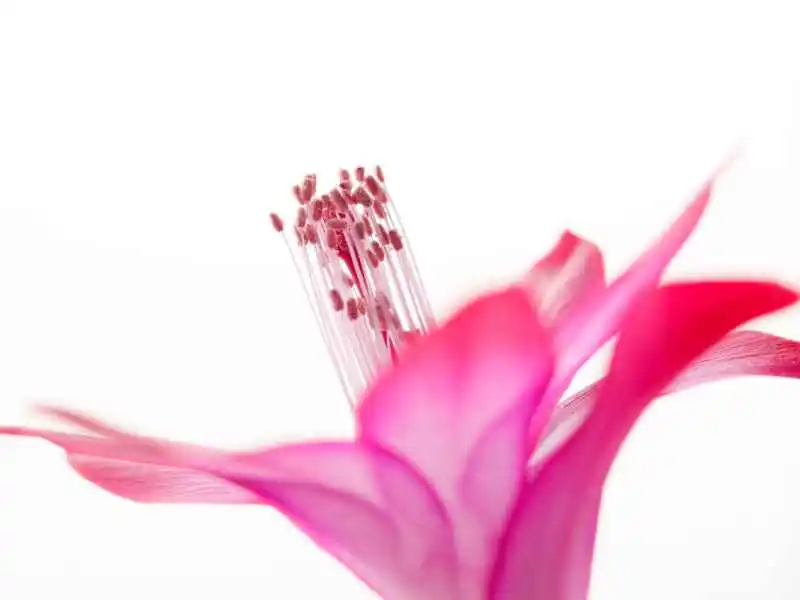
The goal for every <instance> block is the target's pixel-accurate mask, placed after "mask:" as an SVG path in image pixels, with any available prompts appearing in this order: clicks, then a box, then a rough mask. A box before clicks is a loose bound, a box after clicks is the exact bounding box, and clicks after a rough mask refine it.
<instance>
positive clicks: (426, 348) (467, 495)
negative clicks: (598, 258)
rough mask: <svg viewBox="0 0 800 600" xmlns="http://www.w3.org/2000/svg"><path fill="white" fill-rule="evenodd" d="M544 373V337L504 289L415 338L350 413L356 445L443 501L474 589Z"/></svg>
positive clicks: (513, 484) (522, 455)
mask: <svg viewBox="0 0 800 600" xmlns="http://www.w3.org/2000/svg"><path fill="white" fill-rule="evenodd" d="M550 372H551V357H550V353H549V346H548V343H547V340H546V339H545V332H544V330H543V329H542V327H541V325H540V324H539V322H538V320H537V317H536V314H535V312H534V309H533V306H532V305H531V302H530V301H529V299H528V296H527V294H526V293H525V292H524V291H523V290H521V289H520V288H513V289H509V290H506V291H503V292H500V293H497V294H494V295H490V296H486V297H484V298H481V299H479V300H477V301H475V302H474V303H472V304H470V305H469V306H467V307H466V308H465V309H463V310H462V311H461V312H460V313H458V314H457V315H456V316H455V317H454V318H453V319H451V320H450V321H449V322H447V323H446V324H444V325H443V326H442V327H441V328H439V329H438V330H436V331H434V332H433V333H431V334H430V335H429V336H427V337H425V338H423V339H422V341H420V342H419V343H418V344H417V345H416V346H415V347H413V348H411V349H410V350H409V352H408V353H407V354H406V355H405V356H404V357H403V358H402V359H401V360H400V362H399V363H398V364H397V365H396V367H395V368H394V369H393V370H392V371H391V372H389V373H388V374H387V375H386V376H385V377H384V378H382V379H380V380H379V381H378V382H377V384H376V385H375V387H374V388H373V389H372V390H371V391H370V392H369V393H368V394H367V396H366V397H365V399H364V400H363V402H362V404H361V407H360V409H359V414H358V418H359V424H360V436H361V438H362V439H364V440H370V441H371V442H373V443H376V444H380V445H382V446H384V447H386V448H388V449H390V450H391V451H393V452H395V453H397V454H398V455H399V456H401V457H403V458H404V459H405V460H407V461H408V462H409V463H411V464H413V465H415V466H416V467H417V469H418V470H419V471H420V472H421V473H422V474H423V475H424V476H425V477H426V478H427V479H428V480H429V481H430V482H431V485H432V486H433V487H434V488H435V490H436V492H437V493H438V494H439V496H440V497H441V498H442V501H443V503H444V505H445V506H446V508H447V511H448V513H449V514H450V516H451V519H452V520H453V525H454V529H455V531H456V533H457V536H458V549H459V553H460V558H461V560H462V566H463V567H464V571H463V572H464V573H465V577H467V579H469V580H470V581H472V583H473V585H474V586H478V585H482V583H481V582H482V580H483V578H484V576H485V573H486V569H487V566H488V563H489V561H490V560H491V557H492V555H493V552H494V544H495V543H496V540H497V537H498V536H499V533H500V531H501V529H502V527H503V525H504V523H505V520H506V518H507V516H508V512H509V510H510V509H511V506H512V505H513V503H514V501H515V500H516V496H517V493H518V490H519V487H520V485H521V481H522V477H523V471H524V466H525V464H526V462H527V447H526V441H527V428H528V421H529V419H530V415H531V411H532V410H533V408H534V407H535V405H536V404H537V402H538V400H539V395H540V394H541V393H542V391H543V389H544V388H545V386H546V385H547V383H548V381H549V377H550Z"/></svg>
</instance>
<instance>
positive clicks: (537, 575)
mask: <svg viewBox="0 0 800 600" xmlns="http://www.w3.org/2000/svg"><path fill="white" fill-rule="evenodd" d="M796 298H797V297H796V295H795V294H794V293H793V292H791V291H789V290H787V289H785V288H783V287H780V286H778V285H773V284H768V283H723V282H720V283H697V284H683V285H671V286H666V287H663V288H660V289H658V290H656V291H655V292H654V293H653V294H652V295H651V296H650V297H649V298H647V299H646V300H644V301H643V302H641V303H640V304H639V305H638V306H637V307H636V308H635V309H634V310H633V311H632V312H631V313H630V314H629V316H628V318H627V319H626V321H625V323H624V325H623V328H622V331H621V333H620V338H619V342H618V344H617V347H616V350H615V353H614V358H613V360H612V363H611V367H610V369H609V374H608V377H607V378H606V380H605V383H604V384H603V386H602V388H601V390H600V391H599V394H600V395H599V397H598V401H597V403H596V405H595V408H594V410H593V411H592V412H591V414H590V415H589V417H588V418H587V420H586V422H585V423H584V424H583V425H582V427H581V428H580V429H579V430H578V431H577V432H576V433H575V435H574V436H573V437H572V438H571V439H570V440H569V442H567V443H566V444H565V445H564V446H563V447H562V448H561V449H559V450H558V452H557V453H556V454H555V455H554V456H553V457H552V458H551V459H550V460H548V461H546V462H545V463H544V464H543V466H542V468H541V470H540V471H538V473H537V474H536V476H535V477H534V478H532V479H531V480H529V483H528V484H527V485H526V487H525V490H524V492H523V494H522V496H521V498H520V502H519V504H518V505H517V508H516V510H515V512H514V514H513V516H512V519H511V521H510V523H509V528H508V530H507V533H506V540H505V544H504V546H503V548H502V551H501V552H500V554H499V556H498V563H497V566H496V570H495V573H494V577H493V581H492V588H491V591H492V593H491V595H490V598H493V599H496V600H500V599H502V600H523V599H524V600H528V599H530V598H547V600H585V598H586V594H587V591H588V585H589V576H590V567H591V559H592V552H593V547H594V538H595V533H596V520H597V511H598V509H599V504H600V497H601V493H602V487H603V484H604V481H605V477H606V474H607V472H608V470H609V468H610V466H611V464H612V462H613V460H614V457H615V456H616V453H617V451H618V450H619V448H620V446H621V445H622V443H623V441H624V440H625V438H626V436H627V434H628V432H629V431H630V430H631V428H632V427H633V425H634V424H635V423H636V420H637V419H638V418H639V416H640V415H641V414H642V412H643V411H644V409H645V408H646V407H647V406H648V404H649V403H650V401H651V400H652V399H653V398H655V397H657V395H658V394H659V393H660V392H661V390H663V389H664V388H665V387H666V385H668V384H669V382H670V381H671V380H672V379H673V378H674V377H675V376H676V375H677V374H678V373H680V372H681V371H682V370H683V369H684V368H686V366H687V365H688V364H689V363H690V362H691V361H692V360H694V359H695V358H696V357H697V356H699V355H700V354H701V353H702V352H704V351H705V350H706V349H708V348H709V346H711V345H712V344H714V343H716V342H718V341H719V340H720V339H721V338H722V337H723V336H724V335H725V334H727V333H728V332H729V331H730V330H732V329H734V328H736V327H738V326H739V325H741V324H742V323H743V322H745V321H748V320H750V319H752V318H754V317H757V316H759V315H762V314H766V313H769V312H772V311H775V310H778V309H780V308H783V307H785V306H787V305H788V304H791V303H792V302H794V301H795V300H796Z"/></svg>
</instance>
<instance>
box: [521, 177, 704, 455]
mask: <svg viewBox="0 0 800 600" xmlns="http://www.w3.org/2000/svg"><path fill="white" fill-rule="evenodd" d="M714 182H715V178H712V179H710V180H709V181H708V182H707V183H706V184H705V185H704V186H703V188H702V189H701V190H700V192H699V193H698V194H697V196H696V197H695V199H694V201H693V202H692V203H691V204H690V205H689V206H688V207H687V208H686V209H685V210H684V212H683V213H682V214H681V215H680V217H678V219H676V220H675V221H674V222H673V223H672V225H671V226H670V227H669V229H668V230H667V231H666V232H665V233H664V234H663V235H662V236H661V238H660V239H659V240H658V241H657V242H656V243H655V244H653V245H652V246H651V247H650V248H649V249H648V250H646V251H645V252H644V254H642V255H641V256H640V257H639V258H638V259H637V260H636V261H635V262H634V263H633V264H632V265H631V266H630V267H629V268H628V269H627V270H626V271H625V272H624V273H623V274H622V275H621V276H620V277H619V278H618V279H616V280H615V281H614V282H613V283H611V284H610V285H609V286H608V287H607V288H605V289H604V290H602V291H601V292H600V293H598V294H595V295H593V296H590V297H588V298H586V299H585V301H583V302H582V303H581V304H580V305H579V306H577V307H575V309H574V310H572V311H571V312H570V315H569V318H567V319H564V320H563V322H562V323H561V324H560V326H559V327H558V328H557V329H556V331H555V333H554V340H553V347H554V351H555V357H556V364H555V373H554V375H553V380H552V382H551V384H550V387H549V389H548V390H547V394H546V395H545V397H544V398H543V399H542V402H541V406H540V407H539V408H538V409H537V411H536V413H535V414H534V416H533V418H532V419H531V425H530V432H529V437H530V440H529V444H530V445H529V448H530V451H531V452H533V449H534V448H535V447H536V445H537V444H538V441H539V439H540V437H541V435H542V432H543V431H544V429H545V427H546V426H547V423H548V422H549V421H550V417H551V415H552V412H553V410H554V409H555V406H556V404H557V403H558V400H559V398H560V397H561V395H562V394H563V393H564V392H565V391H566V389H567V388H568V387H569V384H570V382H571V381H572V378H573V377H574V376H575V373H576V372H577V371H578V369H579V368H580V366H581V365H582V364H583V363H584V362H586V360H588V359H589V358H590V357H591V356H592V354H594V353H595V352H596V351H597V350H598V349H600V347H601V346H602V345H603V344H605V343H606V342H607V341H608V340H609V339H611V338H612V337H613V336H614V335H616V333H617V331H618V329H619V327H620V325H621V323H622V321H623V319H624V318H625V315H626V314H627V312H628V311H629V310H630V307H631V306H633V304H634V303H635V302H636V301H637V300H638V299H640V298H642V297H643V296H645V295H646V294H648V293H650V292H651V291H652V290H653V289H655V287H656V286H657V285H658V282H659V281H660V279H661V276H662V275H663V273H664V270H665V269H666V268H667V266H668V265H669V263H670V261H671V260H672V258H673V257H674V256H675V254H676V253H677V252H678V250H680V248H681V246H683V244H684V242H685V241H686V240H687V238H688V237H689V235H690V234H691V233H692V231H694V229H695V227H696V226H697V223H698V222H699V220H700V217H701V216H702V215H703V212H704V211H705V208H706V206H707V205H708V202H709V200H710V199H711V193H712V191H713V187H714Z"/></svg>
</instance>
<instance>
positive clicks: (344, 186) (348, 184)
mask: <svg viewBox="0 0 800 600" xmlns="http://www.w3.org/2000/svg"><path fill="white" fill-rule="evenodd" d="M339 189H341V190H347V191H348V192H349V191H350V190H352V189H353V182H352V181H350V180H349V179H348V180H347V181H340V182H339Z"/></svg>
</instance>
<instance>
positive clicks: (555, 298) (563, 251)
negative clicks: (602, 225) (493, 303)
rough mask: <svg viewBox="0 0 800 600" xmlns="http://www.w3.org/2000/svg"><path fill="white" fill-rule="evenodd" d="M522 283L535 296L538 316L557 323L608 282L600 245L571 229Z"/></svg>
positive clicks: (547, 323)
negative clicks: (579, 235)
mask: <svg viewBox="0 0 800 600" xmlns="http://www.w3.org/2000/svg"><path fill="white" fill-rule="evenodd" d="M522 285H523V286H524V287H525V289H527V290H528V292H529V293H530V294H531V295H532V296H533V298H534V300H535V303H536V306H537V307H538V311H539V319H540V320H541V321H542V323H544V324H546V325H548V326H557V325H558V323H559V322H560V321H562V320H563V319H565V318H567V317H568V316H569V314H570V312H571V311H572V310H573V309H575V308H576V307H577V306H578V305H580V303H581V302H583V301H584V300H585V299H586V298H588V297H589V296H591V295H593V294H597V293H598V292H600V291H601V290H602V289H603V288H604V287H605V285H606V280H605V267H604V266H603V255H602V254H601V252H600V249H599V248H598V247H597V246H596V245H595V244H593V243H592V242H589V241H587V240H585V239H583V238H581V237H578V236H577V235H575V234H574V233H572V232H571V231H565V232H564V233H562V234H561V237H560V238H559V240H558V242H557V243H556V245H555V246H553V248H552V249H551V250H550V252H548V253H547V254H546V255H545V256H544V257H543V258H541V259H540V260H539V261H538V262H537V263H536V264H535V265H533V267H532V268H531V270H530V271H529V272H528V273H527V274H526V276H525V277H524V278H523V281H522Z"/></svg>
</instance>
